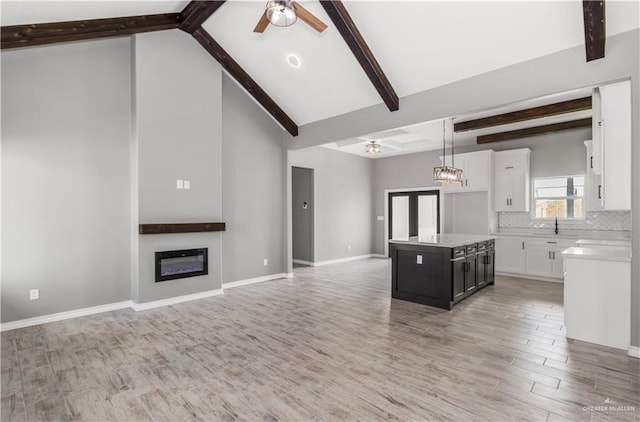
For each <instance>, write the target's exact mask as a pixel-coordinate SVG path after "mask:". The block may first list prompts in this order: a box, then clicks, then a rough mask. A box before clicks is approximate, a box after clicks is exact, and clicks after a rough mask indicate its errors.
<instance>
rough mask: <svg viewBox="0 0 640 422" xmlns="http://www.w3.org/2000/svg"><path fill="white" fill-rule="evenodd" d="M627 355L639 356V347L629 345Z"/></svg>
mask: <svg viewBox="0 0 640 422" xmlns="http://www.w3.org/2000/svg"><path fill="white" fill-rule="evenodd" d="M628 354H629V356H633V357H634V358H640V347H638V346H629V352H628Z"/></svg>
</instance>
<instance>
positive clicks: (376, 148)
mask: <svg viewBox="0 0 640 422" xmlns="http://www.w3.org/2000/svg"><path fill="white" fill-rule="evenodd" d="M365 152H366V153H367V154H377V153H379V152H380V144H376V143H375V141H371V142H369V143H368V144H367V146H366V147H365Z"/></svg>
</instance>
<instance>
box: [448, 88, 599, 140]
mask: <svg viewBox="0 0 640 422" xmlns="http://www.w3.org/2000/svg"><path fill="white" fill-rule="evenodd" d="M584 110H591V97H590V96H589V97H583V98H577V99H575V100H568V101H562V102H559V103H553V104H547V105H543V106H539V107H533V108H527V109H524V110H517V111H512V112H509V113H504V114H497V115H495V116H489V117H483V118H480V119H474V120H467V121H466V122H457V123H455V124H454V125H453V130H454V131H455V132H465V131H468V130H476V129H483V128H487V127H493V126H501V125H506V124H509V123H517V122H524V121H526V120H533V119H540V118H542V117H549V116H557V115H558V114H565V113H573V112H576V111H584Z"/></svg>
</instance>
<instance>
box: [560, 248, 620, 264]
mask: <svg viewBox="0 0 640 422" xmlns="http://www.w3.org/2000/svg"><path fill="white" fill-rule="evenodd" d="M562 256H563V257H564V258H579V259H591V260H603V261H621V262H631V249H622V248H619V249H614V248H606V247H591V248H579V247H575V246H574V247H572V248H569V249H565V250H564V251H563V252H562Z"/></svg>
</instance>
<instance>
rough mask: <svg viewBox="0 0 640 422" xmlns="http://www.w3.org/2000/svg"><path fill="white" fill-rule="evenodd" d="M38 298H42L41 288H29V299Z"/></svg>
mask: <svg viewBox="0 0 640 422" xmlns="http://www.w3.org/2000/svg"><path fill="white" fill-rule="evenodd" d="M37 299H40V290H39V289H31V290H29V300H37Z"/></svg>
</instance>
